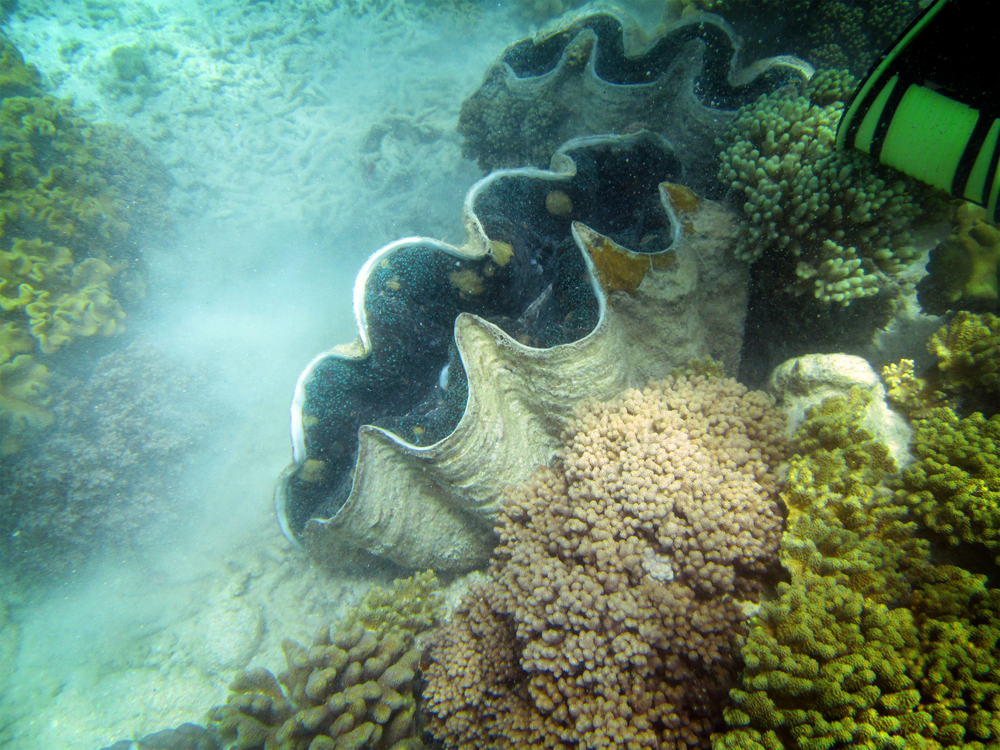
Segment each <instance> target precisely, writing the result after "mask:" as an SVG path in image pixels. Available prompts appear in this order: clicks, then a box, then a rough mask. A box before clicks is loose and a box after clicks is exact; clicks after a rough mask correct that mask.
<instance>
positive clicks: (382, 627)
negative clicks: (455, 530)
mask: <svg viewBox="0 0 1000 750" xmlns="http://www.w3.org/2000/svg"><path fill="white" fill-rule="evenodd" d="M443 614H444V598H443V596H442V595H441V584H440V583H439V581H438V578H437V576H436V575H435V574H434V571H433V570H425V571H423V572H422V573H415V574H414V575H412V576H410V577H408V578H399V579H397V580H395V581H393V582H392V584H391V585H390V586H389V588H382V587H381V586H377V585H376V586H372V587H371V589H369V591H368V593H367V594H365V597H364V599H362V600H361V603H360V604H359V605H358V606H357V607H356V608H354V609H353V610H351V611H350V612H348V614H347V615H345V617H344V620H343V625H342V627H353V626H354V625H356V624H360V625H362V626H364V627H365V628H367V629H368V630H371V631H372V632H374V633H376V634H378V635H379V636H382V635H384V634H386V633H389V632H405V633H410V634H411V635H417V634H419V633H422V632H424V631H425V630H430V629H431V628H433V627H434V626H436V625H437V624H438V622H439V621H440V619H441V617H442V615H443Z"/></svg>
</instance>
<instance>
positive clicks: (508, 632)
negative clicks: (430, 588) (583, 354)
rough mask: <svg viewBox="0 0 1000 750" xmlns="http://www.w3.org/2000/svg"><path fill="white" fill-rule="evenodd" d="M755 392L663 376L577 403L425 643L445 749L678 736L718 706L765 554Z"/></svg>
mask: <svg viewBox="0 0 1000 750" xmlns="http://www.w3.org/2000/svg"><path fill="white" fill-rule="evenodd" d="M780 434H781V420H780V418H779V417H778V416H777V414H776V413H775V412H774V411H773V410H772V402H771V400H770V399H769V398H768V397H766V396H764V395H763V394H760V393H747V392H746V390H745V389H744V388H743V387H742V386H740V385H738V384H737V383H735V382H734V381H731V380H723V379H719V378H708V379H706V378H703V377H697V376H696V377H691V378H687V377H676V378H672V379H669V380H667V381H664V382H661V383H657V384H653V385H651V386H650V387H648V388H647V389H646V390H645V391H643V392H639V391H632V392H630V393H628V394H626V395H625V396H624V397H623V398H622V399H620V400H619V401H617V402H614V403H611V404H593V405H590V406H589V407H587V408H586V409H584V410H583V411H582V413H581V414H580V415H579V417H578V418H577V420H576V421H575V422H574V424H573V425H572V426H571V428H570V430H569V432H568V434H567V447H566V450H565V452H564V453H563V454H562V457H561V461H560V462H559V464H558V465H557V466H556V467H555V468H547V469H543V470H541V471H540V472H539V473H538V474H536V476H535V477H534V479H533V480H532V481H531V482H529V483H528V484H527V485H525V486H523V487H521V488H519V489H517V490H515V491H513V492H511V493H510V495H509V496H508V497H507V498H506V499H505V501H504V506H503V512H502V518H501V524H500V538H501V544H500V546H499V547H498V548H497V551H496V557H495V560H494V562H493V563H492V565H491V569H490V579H489V581H488V582H487V583H485V584H484V585H483V586H482V587H480V588H477V589H476V590H475V591H474V592H473V593H472V594H471V595H470V596H469V597H467V598H466V600H465V602H464V604H463V606H462V607H461V608H460V609H459V611H458V612H457V613H456V615H455V617H454V619H453V620H452V622H451V623H450V624H449V625H448V626H446V627H445V628H444V630H443V631H442V632H441V633H440V634H439V637H438V640H437V643H436V645H435V646H434V647H432V650H431V654H430V664H429V666H428V667H427V669H426V671H425V674H426V677H427V680H428V685H427V688H426V690H425V692H424V697H425V708H426V711H427V712H428V728H429V729H430V731H431V733H432V734H433V735H434V736H435V737H436V738H437V739H439V740H440V741H441V742H442V743H443V744H444V745H445V747H449V748H465V747H495V748H504V747H527V746H532V747H534V746H538V747H557V746H566V745H574V746H580V747H604V746H617V747H626V748H647V747H648V748H653V747H657V748H667V747H677V748H682V747H683V748H686V747H688V746H689V745H692V744H696V743H698V742H699V741H700V740H701V739H702V738H705V737H707V735H708V733H709V732H711V731H712V729H713V728H714V726H715V724H716V722H717V721H718V718H719V715H718V710H717V709H718V699H719V698H720V697H721V696H722V695H723V694H724V692H725V689H726V684H727V681H728V680H730V679H731V677H732V670H733V668H734V664H735V658H736V651H737V649H738V648H739V646H740V644H741V641H742V627H741V625H742V623H743V622H744V621H745V619H746V614H745V610H744V608H743V605H744V603H746V602H747V601H753V600H755V599H756V597H757V596H758V594H759V592H760V587H761V582H762V578H763V576H765V574H766V573H767V571H768V569H769V566H770V565H771V564H772V562H773V555H774V551H775V548H776V546H777V535H778V530H779V527H780V518H779V516H778V512H777V506H776V505H775V503H774V501H773V499H772V490H773V480H772V478H771V475H770V474H769V467H770V466H771V465H772V464H773V463H775V462H776V461H777V460H778V459H779V457H780V455H781V451H782V448H781V438H780Z"/></svg>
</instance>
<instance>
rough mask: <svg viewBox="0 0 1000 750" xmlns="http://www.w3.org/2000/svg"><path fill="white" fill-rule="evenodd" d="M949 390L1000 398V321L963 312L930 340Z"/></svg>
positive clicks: (992, 316)
mask: <svg viewBox="0 0 1000 750" xmlns="http://www.w3.org/2000/svg"><path fill="white" fill-rule="evenodd" d="M927 348H928V349H930V351H931V352H932V353H933V354H934V355H935V356H936V357H937V361H938V370H939V371H940V374H941V380H942V381H943V383H942V384H943V385H944V386H945V387H946V388H950V389H963V388H965V389H972V390H982V391H986V392H988V393H994V394H1000V318H998V317H997V316H996V315H991V314H990V313H983V314H979V315H977V314H974V313H970V312H965V311H961V312H958V313H956V314H955V316H954V317H953V318H952V319H951V320H950V321H949V323H948V325H947V326H945V327H943V328H941V329H940V330H939V331H938V332H937V333H935V334H934V335H933V336H931V340H930V342H929V343H928V345H927Z"/></svg>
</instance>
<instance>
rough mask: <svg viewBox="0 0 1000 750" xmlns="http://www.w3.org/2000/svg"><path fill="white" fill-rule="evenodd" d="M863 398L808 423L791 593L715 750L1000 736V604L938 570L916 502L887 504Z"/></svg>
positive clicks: (977, 581) (753, 642)
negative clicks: (920, 533)
mask: <svg viewBox="0 0 1000 750" xmlns="http://www.w3.org/2000/svg"><path fill="white" fill-rule="evenodd" d="M858 395H859V394H857V393H853V394H851V396H850V397H849V398H839V399H831V400H828V401H826V402H824V404H823V407H822V408H821V409H814V410H811V412H809V419H807V421H806V422H805V423H804V425H803V427H802V428H800V432H799V433H797V435H796V437H795V439H794V440H793V445H795V447H796V448H797V449H798V451H799V452H798V453H797V454H796V455H795V456H794V457H793V459H792V461H791V467H790V469H789V473H788V479H787V483H786V486H785V489H784V490H783V492H782V497H783V499H784V500H785V501H786V503H788V505H789V508H790V523H789V529H788V531H786V533H785V535H784V537H783V538H782V542H781V559H782V562H783V563H784V564H785V567H786V568H787V569H788V571H789V573H790V574H791V581H790V582H789V583H782V584H781V585H780V586H779V597H778V599H777V600H775V601H773V602H769V603H766V604H764V605H763V606H762V608H761V611H760V613H759V615H758V616H757V617H756V618H755V620H754V626H753V628H752V630H751V633H750V635H749V637H748V639H747V645H746V647H745V648H744V650H743V656H744V658H745V660H746V669H745V670H744V672H743V674H742V676H741V683H742V684H741V686H740V687H739V688H737V689H735V690H733V691H732V693H731V698H732V704H731V705H730V707H728V708H727V710H726V720H727V721H728V723H729V724H730V727H731V728H730V730H729V731H728V732H725V733H719V734H717V735H715V737H713V745H714V747H715V748H716V750H725V749H728V748H740V750H765V749H766V750H780V749H781V748H797V749H799V750H831V749H832V748H847V747H851V748H859V747H860V748H873V749H874V748H897V749H900V750H901V749H902V748H927V749H928V750H929V749H931V748H940V747H942V746H950V745H958V744H959V743H963V742H964V743H969V744H968V745H967V746H968V747H970V748H983V747H991V746H993V744H995V742H996V740H997V738H998V736H1000V735H998V729H1000V711H998V709H1000V700H998V698H997V695H998V691H1000V671H998V670H997V666H998V658H997V657H998V656H1000V652H998V650H997V648H996V643H997V640H998V638H1000V596H998V595H997V592H993V591H989V590H987V589H986V588H985V586H984V583H985V579H984V578H983V577H981V576H973V575H971V574H969V573H968V572H966V571H964V570H961V569H960V568H954V567H951V566H943V565H933V564H932V563H931V561H930V554H929V548H928V545H927V543H926V542H924V541H921V540H919V539H918V538H917V537H916V535H915V532H916V531H917V526H916V524H914V523H913V521H912V519H911V517H910V515H909V510H910V508H911V507H913V502H912V498H910V497H907V496H906V495H905V493H902V492H900V493H897V494H896V495H895V497H894V496H893V495H892V494H891V492H890V491H889V489H888V487H887V485H886V482H887V480H888V478H889V475H888V472H890V471H892V470H893V468H894V467H893V466H892V465H891V462H890V461H887V460H886V459H887V455H888V454H887V451H886V449H885V448H884V447H883V446H880V445H879V444H877V443H873V441H872V440H871V436H870V435H868V434H867V433H865V432H864V431H863V430H862V429H860V422H861V415H862V409H863V407H864V401H865V399H864V398H859V397H858ZM917 431H918V432H919V427H918V430H917ZM920 443H921V438H920V437H919V436H918V437H917V439H916V440H915V444H914V451H915V452H917V453H918V454H919V446H920ZM907 472H909V470H907ZM917 515H918V516H919V513H918V514H917ZM845 562H847V563H849V564H848V565H846V566H845ZM963 746H966V745H963Z"/></svg>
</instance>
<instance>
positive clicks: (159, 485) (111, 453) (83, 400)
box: [0, 343, 219, 575]
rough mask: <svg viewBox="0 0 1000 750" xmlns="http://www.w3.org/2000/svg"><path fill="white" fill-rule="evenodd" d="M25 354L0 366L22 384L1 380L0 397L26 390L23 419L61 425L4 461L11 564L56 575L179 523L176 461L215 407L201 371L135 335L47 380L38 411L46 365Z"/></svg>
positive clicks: (3, 526) (2, 492)
mask: <svg viewBox="0 0 1000 750" xmlns="http://www.w3.org/2000/svg"><path fill="white" fill-rule="evenodd" d="M31 359H32V358H31V355H19V356H18V357H16V358H15V359H14V361H13V364H11V363H8V364H5V365H0V368H3V370H2V372H3V374H4V377H5V379H6V376H7V368H11V367H15V368H19V375H18V377H19V378H20V383H21V384H20V385H17V387H16V388H15V387H12V386H11V385H10V384H9V383H7V382H5V383H4V398H12V397H18V395H19V393H20V391H21V390H25V391H27V394H26V395H25V396H23V400H22V402H21V403H25V402H28V403H29V404H30V401H28V399H30V398H36V399H39V400H40V402H39V403H38V404H36V405H34V407H33V408H34V409H35V411H34V412H29V413H28V414H26V415H25V416H24V417H23V418H39V419H51V418H53V417H54V418H55V419H57V420H58V423H59V430H58V431H54V432H50V433H47V434H46V435H45V437H44V439H43V440H41V441H37V442H35V443H32V444H31V445H30V446H25V447H24V448H23V449H22V450H21V451H20V452H19V453H18V454H17V455H16V456H10V457H6V458H5V459H4V461H3V464H2V468H0V472H2V474H0V511H2V512H0V518H2V521H0V530H2V539H3V541H2V549H3V554H4V557H5V559H6V560H7V561H9V564H10V566H11V567H12V568H13V569H16V570H19V571H21V572H22V573H25V574H29V573H32V574H37V573H42V574H46V575H58V574H60V573H61V572H63V571H65V570H68V569H70V568H72V567H75V566H77V565H80V564H81V563H83V562H84V561H85V560H86V559H88V558H89V557H91V556H92V555H93V554H94V553H95V551H99V550H102V549H105V548H107V547H108V546H109V545H112V546H115V547H116V548H123V547H128V545H130V544H132V543H134V542H137V541H140V540H142V539H144V538H146V536H145V535H154V536H155V535H156V534H158V533H159V532H158V531H157V529H158V528H159V527H157V526H155V525H154V524H153V521H154V520H155V521H156V523H158V524H162V523H169V522H171V521H176V514H179V513H180V512H181V508H180V507H179V505H178V500H177V498H176V496H175V495H176V492H177V490H178V489H180V488H179V486H178V479H177V477H178V476H180V475H181V474H183V472H182V471H180V470H179V467H180V466H182V462H183V461H184V459H185V456H186V455H187V454H188V453H189V452H190V451H192V450H193V449H194V448H195V447H197V446H198V445H200V444H201V441H202V440H204V439H205V437H206V436H207V435H208V434H209V424H210V421H209V420H210V419H212V418H213V417H214V416H217V415H218V413H219V405H218V404H217V403H216V402H215V401H214V400H213V399H212V398H211V397H209V396H207V394H206V392H205V386H204V383H203V382H202V381H201V380H200V379H199V378H197V377H196V376H194V375H192V374H190V373H189V372H187V371H186V370H184V369H182V368H181V367H180V366H179V365H171V364H169V361H168V360H167V358H166V357H165V355H164V354H163V353H162V352H158V351H156V350H154V349H152V348H150V347H148V346H144V345H142V344H138V343H134V344H131V345H129V346H128V347H125V348H124V349H121V350H119V351H116V352H113V353H111V354H108V355H105V356H104V357H103V358H101V359H100V360H98V363H97V365H96V367H95V368H94V370H93V372H92V373H90V374H89V376H87V377H86V379H85V380H81V381H68V380H66V379H65V378H63V379H60V381H59V382H58V383H53V384H52V393H51V397H52V406H51V413H49V414H43V413H40V412H38V409H39V408H41V407H42V406H44V404H45V401H44V399H45V398H47V396H43V395H42V394H43V393H44V390H43V389H42V386H43V385H44V384H45V383H47V382H48V381H47V373H44V372H42V371H41V370H39V369H38V366H36V364H35V363H32V362H31ZM21 363H25V364H23V365H22V364H21ZM9 388H10V390H8V389H9Z"/></svg>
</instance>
